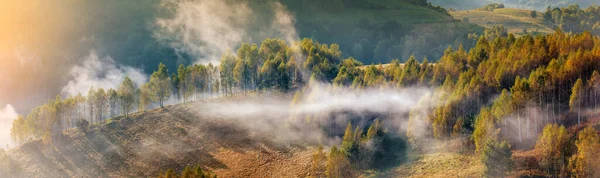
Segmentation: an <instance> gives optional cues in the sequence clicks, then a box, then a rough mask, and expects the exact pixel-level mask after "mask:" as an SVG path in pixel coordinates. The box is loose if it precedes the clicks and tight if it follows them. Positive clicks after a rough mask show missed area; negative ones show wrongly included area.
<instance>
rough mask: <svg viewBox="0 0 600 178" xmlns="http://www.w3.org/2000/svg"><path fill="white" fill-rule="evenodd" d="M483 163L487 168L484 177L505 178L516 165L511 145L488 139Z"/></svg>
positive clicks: (483, 152) (482, 155)
mask: <svg viewBox="0 0 600 178" xmlns="http://www.w3.org/2000/svg"><path fill="white" fill-rule="evenodd" d="M481 162H483V165H484V166H485V171H484V177H505V176H506V175H507V174H508V172H509V171H511V170H512V167H513V164H514V163H513V160H512V152H511V150H510V145H509V144H508V143H507V142H506V141H503V142H498V141H496V139H488V140H487V141H486V142H485V147H484V148H483V150H482V154H481Z"/></svg>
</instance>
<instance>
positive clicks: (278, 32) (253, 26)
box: [154, 0, 298, 63]
mask: <svg viewBox="0 0 600 178" xmlns="http://www.w3.org/2000/svg"><path fill="white" fill-rule="evenodd" d="M162 7H163V8H165V9H167V10H170V11H172V12H171V13H173V15H172V16H171V17H170V18H161V19H158V20H157V21H156V27H157V28H156V30H155V33H154V36H155V38H157V39H158V40H159V41H162V42H163V43H166V44H167V45H169V46H171V47H172V48H173V49H175V50H176V51H177V52H178V54H179V55H182V54H189V55H191V56H192V57H194V58H196V61H195V62H198V63H208V62H214V63H218V60H219V58H220V57H221V54H223V53H224V52H226V51H228V50H229V51H233V50H235V49H237V48H238V47H239V46H240V45H241V44H242V43H243V42H248V43H257V42H259V41H262V40H263V39H265V38H269V37H274V38H282V39H285V40H286V41H287V42H288V43H290V44H292V42H293V41H296V40H297V39H298V35H297V32H296V29H295V27H294V22H295V20H294V17H293V15H292V14H291V13H290V12H288V11H287V9H286V7H285V6H284V5H282V4H281V3H279V2H266V7H260V8H265V9H256V8H252V7H250V6H249V5H248V4H247V3H245V2H236V3H232V2H229V1H224V0H198V1H195V0H164V1H163V3H162ZM257 11H260V12H257ZM263 11H266V12H263Z"/></svg>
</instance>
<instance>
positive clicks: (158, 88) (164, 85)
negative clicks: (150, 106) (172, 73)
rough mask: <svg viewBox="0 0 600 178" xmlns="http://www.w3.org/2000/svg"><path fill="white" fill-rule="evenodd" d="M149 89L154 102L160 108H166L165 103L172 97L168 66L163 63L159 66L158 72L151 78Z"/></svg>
mask: <svg viewBox="0 0 600 178" xmlns="http://www.w3.org/2000/svg"><path fill="white" fill-rule="evenodd" d="M148 87H149V88H150V94H151V95H150V96H151V99H152V101H154V102H158V103H159V105H160V107H164V101H165V100H167V99H169V97H171V87H172V83H171V79H170V78H169V71H168V69H167V66H166V65H164V64H162V63H161V64H159V65H158V70H157V71H154V73H152V75H151V76H150V81H149V83H148Z"/></svg>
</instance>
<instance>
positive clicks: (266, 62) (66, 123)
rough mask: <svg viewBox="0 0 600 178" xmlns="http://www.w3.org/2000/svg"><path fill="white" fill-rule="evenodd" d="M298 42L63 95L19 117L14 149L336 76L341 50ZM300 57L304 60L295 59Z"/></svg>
mask: <svg viewBox="0 0 600 178" xmlns="http://www.w3.org/2000/svg"><path fill="white" fill-rule="evenodd" d="M295 43H296V44H286V42H285V41H283V40H281V39H266V40H264V41H263V42H262V43H261V44H260V47H259V46H258V45H257V44H252V45H250V44H242V45H241V46H240V48H239V49H238V50H237V53H236V54H233V53H231V52H226V53H225V54H223V55H222V57H221V61H220V62H219V65H213V64H211V63H209V64H206V65H203V64H194V65H188V66H184V65H180V66H179V67H178V68H177V71H175V72H173V73H171V74H170V75H169V71H168V68H167V66H166V65H164V64H162V63H161V64H159V65H158V69H157V70H156V71H154V72H153V73H152V75H151V76H150V79H149V81H147V82H146V83H144V84H142V85H141V86H137V85H136V84H135V83H134V82H133V81H132V80H131V79H130V78H129V77H125V78H124V79H123V81H122V82H121V84H120V85H119V87H118V88H117V89H103V88H98V89H95V88H90V89H89V91H88V92H87V94H86V95H84V94H81V93H80V94H78V95H76V96H68V97H66V98H64V99H63V98H62V96H60V95H59V96H57V97H56V98H55V99H52V100H49V101H48V102H47V103H45V104H44V105H42V106H38V107H36V108H34V109H32V110H31V111H30V113H29V114H27V116H19V117H18V118H17V119H16V120H15V121H14V122H13V126H12V128H11V137H12V139H13V141H14V142H15V143H16V144H23V143H25V142H27V141H29V140H31V139H35V138H41V137H42V136H44V135H45V134H47V133H55V132H60V131H65V130H68V129H71V128H75V127H76V126H77V125H78V123H82V122H81V121H86V122H87V123H90V124H97V123H101V122H103V121H105V120H106V119H108V118H112V117H117V116H123V117H129V114H130V113H132V112H135V111H145V110H146V109H148V108H150V107H152V106H155V105H158V106H160V107H164V106H165V103H166V102H167V101H168V100H170V99H172V100H175V101H176V102H183V103H186V102H190V101H199V100H204V99H210V98H213V97H219V96H232V95H236V94H243V93H246V92H249V91H264V90H272V91H280V92H287V91H289V90H291V89H293V88H296V87H299V86H302V84H303V83H304V80H305V79H304V78H305V77H307V76H305V75H307V74H305V73H307V72H303V71H310V73H312V75H314V77H315V78H317V79H319V80H323V81H327V80H331V79H332V78H333V77H335V75H336V73H337V69H338V65H337V64H338V63H339V62H340V61H341V56H342V53H341V51H340V50H339V46H338V45H336V44H333V45H325V44H320V43H317V42H314V41H312V40H311V39H304V40H302V41H298V42H295ZM292 45H297V46H299V47H297V48H292ZM300 56H305V57H306V59H305V60H297V59H296V58H297V57H300ZM82 125H87V124H82Z"/></svg>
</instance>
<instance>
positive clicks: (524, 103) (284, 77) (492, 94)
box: [12, 29, 600, 177]
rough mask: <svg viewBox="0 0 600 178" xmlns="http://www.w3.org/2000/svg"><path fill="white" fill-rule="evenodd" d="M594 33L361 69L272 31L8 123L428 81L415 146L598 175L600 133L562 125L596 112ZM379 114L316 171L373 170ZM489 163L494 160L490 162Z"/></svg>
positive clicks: (351, 132)
mask: <svg viewBox="0 0 600 178" xmlns="http://www.w3.org/2000/svg"><path fill="white" fill-rule="evenodd" d="M599 40H600V39H599V38H598V37H594V36H593V35H591V33H589V32H584V33H580V34H570V33H564V32H562V31H561V30H560V29H559V30H557V31H556V32H555V33H553V34H548V35H537V36H528V35H525V36H522V37H515V36H513V35H512V34H510V35H508V36H506V37H502V36H497V37H495V38H491V39H488V38H486V37H485V36H481V37H479V40H478V41H477V44H476V45H475V47H474V48H472V49H471V50H468V51H467V50H465V49H464V48H462V47H459V48H456V49H453V48H451V47H449V48H447V49H446V50H445V52H444V55H443V56H442V57H441V58H440V59H439V60H438V62H435V63H429V62H428V61H427V59H424V60H422V61H423V62H419V61H418V60H417V59H416V58H415V57H410V58H409V59H408V60H407V62H405V63H400V62H399V60H394V61H392V63H390V64H386V65H366V66H365V65H363V64H362V63H361V62H359V61H357V60H356V59H354V58H351V57H350V58H346V59H344V58H343V56H344V55H343V54H342V51H341V50H340V49H339V46H338V45H336V44H332V45H325V44H320V43H318V42H315V41H313V40H311V39H304V40H302V41H298V42H295V43H294V44H287V43H286V42H285V41H283V40H279V39H267V40H265V41H263V42H262V43H261V45H260V46H258V45H256V44H252V45H251V44H243V45H241V46H240V48H239V49H238V50H237V52H236V53H235V54H232V53H226V54H224V55H223V56H222V58H221V61H220V64H219V65H212V64H208V65H201V64H196V65H190V66H184V65H180V66H179V68H178V70H177V71H175V72H172V73H169V71H168V69H167V67H166V66H165V65H163V64H161V65H159V67H158V70H157V71H155V72H154V73H153V74H152V76H151V78H150V80H149V81H148V83H147V84H144V85H143V86H135V85H134V84H133V83H132V82H131V80H130V79H128V78H126V79H125V80H124V81H123V83H122V84H121V86H120V87H119V88H117V89H109V90H106V91H105V90H103V89H98V90H96V89H90V91H89V93H88V94H87V95H86V96H84V95H83V94H80V95H78V96H70V97H68V98H66V99H62V98H60V97H57V98H56V99H55V100H51V101H49V102H48V103H47V104H45V105H43V106H40V107H37V108H35V109H34V110H33V111H32V112H31V113H30V114H28V115H27V116H26V117H19V119H17V120H16V121H15V122H14V124H13V129H12V136H13V139H14V140H15V142H17V143H21V144H22V143H25V142H27V141H28V140H31V139H34V138H43V137H48V135H51V134H52V133H54V132H59V131H63V130H68V129H70V128H74V127H76V126H77V125H80V127H87V124H79V123H91V124H94V123H99V122H101V121H102V120H104V119H106V118H109V117H113V116H115V115H119V114H121V115H125V117H127V114H128V113H131V112H132V111H135V109H134V108H137V110H138V111H144V110H146V109H147V108H148V107H149V106H156V105H158V106H161V107H162V106H164V103H165V101H166V100H168V99H169V98H171V97H173V98H175V99H176V100H178V101H180V102H184V103H185V102H191V101H197V100H203V99H207V98H212V97H214V96H232V95H243V94H244V93H248V92H266V91H278V92H282V93H287V92H293V91H296V92H297V93H296V96H295V97H294V98H300V97H298V96H301V95H303V94H309V93H305V92H303V91H304V90H303V87H304V86H308V85H309V84H308V83H310V82H324V83H330V85H332V86H337V87H348V88H352V89H354V90H356V91H357V92H360V91H361V90H364V89H367V88H406V87H415V86H421V87H429V88H434V90H435V93H437V94H435V95H432V96H429V97H424V98H422V103H429V102H434V103H439V104H438V105H436V106H435V107H427V106H426V105H422V106H421V105H418V106H415V107H414V108H412V110H413V112H411V114H410V122H409V125H408V131H407V133H405V134H406V137H407V138H408V141H409V143H410V145H412V146H413V147H414V148H419V147H420V146H422V144H423V143H424V141H426V140H428V139H436V140H445V139H449V138H471V139H469V140H468V141H467V142H468V143H469V144H472V145H473V146H474V151H475V152H476V153H478V154H481V155H482V157H483V158H484V159H483V160H490V159H492V160H496V159H500V160H504V161H505V162H507V163H506V165H507V166H505V167H497V166H493V167H489V169H499V168H502V169H506V170H489V171H490V172H489V173H490V175H493V174H504V173H506V171H508V170H509V168H510V166H508V165H512V164H511V163H509V162H508V161H507V160H510V159H508V158H509V157H510V151H509V152H507V153H506V154H501V155H497V154H495V153H496V152H497V151H491V150H502V149H504V150H506V149H535V150H538V151H539V153H538V154H539V155H538V158H539V160H538V161H539V167H537V168H534V169H537V170H539V171H541V172H543V173H542V174H543V175H579V174H584V175H589V174H590V173H593V172H594V171H593V170H591V169H589V167H590V166H595V165H594V164H592V163H591V162H586V161H585V160H589V158H591V157H588V156H594V155H589V154H584V152H589V151H590V149H597V148H596V147H593V146H590V145H589V144H597V143H598V141H595V142H594V140H597V137H598V136H597V132H595V131H593V128H586V129H583V131H581V132H580V133H579V134H578V135H579V136H570V135H569V134H568V133H566V131H565V126H566V127H569V126H574V125H575V126H576V125H580V124H583V123H586V122H587V121H589V119H592V118H587V117H585V116H586V115H585V114H584V113H585V112H586V110H587V109H593V108H596V107H597V105H598V100H600V95H598V91H600V89H599V88H598V86H600V74H599V73H598V70H599V67H598V66H600V61H599V59H600V45H599V44H600V43H599ZM293 46H297V47H293ZM298 59H305V60H298ZM294 100H296V99H294ZM313 117H317V116H313ZM386 117H389V116H386V115H378V116H377V117H373V120H372V124H371V126H370V128H369V129H368V131H367V132H366V134H365V135H363V134H362V133H363V131H362V128H356V129H354V128H353V127H352V123H349V124H348V127H347V130H346V133H344V134H343V138H344V141H343V142H342V145H341V147H340V149H339V150H338V148H336V147H332V148H331V151H330V152H329V156H328V160H327V161H324V163H323V165H326V166H325V169H323V170H322V171H325V172H323V173H324V174H326V175H331V176H332V177H337V176H334V175H339V174H340V173H351V172H348V171H341V170H347V168H349V167H352V168H353V169H367V168H369V167H370V166H375V167H371V168H377V167H378V166H377V165H378V164H370V163H369V161H368V160H371V159H374V158H376V157H381V156H377V155H380V154H387V153H388V152H386V150H388V151H389V149H390V145H391V146H394V145H395V142H390V140H392V138H389V137H388V136H386V135H387V134H392V135H394V133H390V132H389V131H386V129H385V125H381V124H380V122H379V121H378V120H380V119H381V120H383V121H385V120H386ZM376 118H379V119H376ZM82 120H86V121H82ZM78 121H79V122H78ZM76 122H77V123H76ZM351 122H352V121H351ZM417 122H425V123H428V125H429V126H428V128H431V129H430V131H427V134H415V133H416V132H421V131H416V130H414V128H415V127H413V126H412V125H411V123H412V124H414V123H417ZM582 127H583V126H582ZM420 129H422V128H420ZM397 134H398V133H396V135H397ZM576 135H577V134H576ZM570 138H573V139H570ZM373 139H377V140H380V141H378V143H380V144H382V146H378V147H377V148H380V149H381V150H379V151H377V149H376V150H370V151H361V150H362V149H361V148H362V147H363V146H364V145H363V144H366V142H365V141H369V140H373ZM565 139H566V140H565ZM501 140H505V141H506V142H507V143H503V142H501ZM536 140H537V141H536ZM569 140H577V141H576V142H573V141H569ZM588 140H592V141H588ZM534 143H535V144H534ZM575 143H576V144H575ZM556 144H558V145H556ZM361 145H363V146H361ZM534 145H535V146H534ZM396 146H397V145H396ZM544 150H546V151H544ZM592 151H593V150H592ZM595 152H596V153H597V151H595ZM320 154H321V153H319V155H320ZM359 155H362V156H359ZM365 155H366V156H365ZM369 155H370V156H369ZM556 155H561V156H559V157H556ZM507 157H508V158H507ZM571 157H572V158H571ZM382 158H390V157H385V156H384V157H382ZM382 158H380V159H382ZM323 160H324V159H323ZM582 160H583V161H582ZM484 162H486V161H484ZM487 162H488V163H489V164H490V166H491V165H494V163H495V162H494V161H487ZM377 163H382V161H377ZM567 163H568V164H567ZM319 164H321V163H319ZM344 164H348V165H344ZM350 165H354V166H350ZM358 165H369V166H358ZM361 167H362V168H361ZM571 167H572V169H571ZM319 170H321V169H319ZM590 171H591V172H590ZM339 176H341V177H344V175H339Z"/></svg>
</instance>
